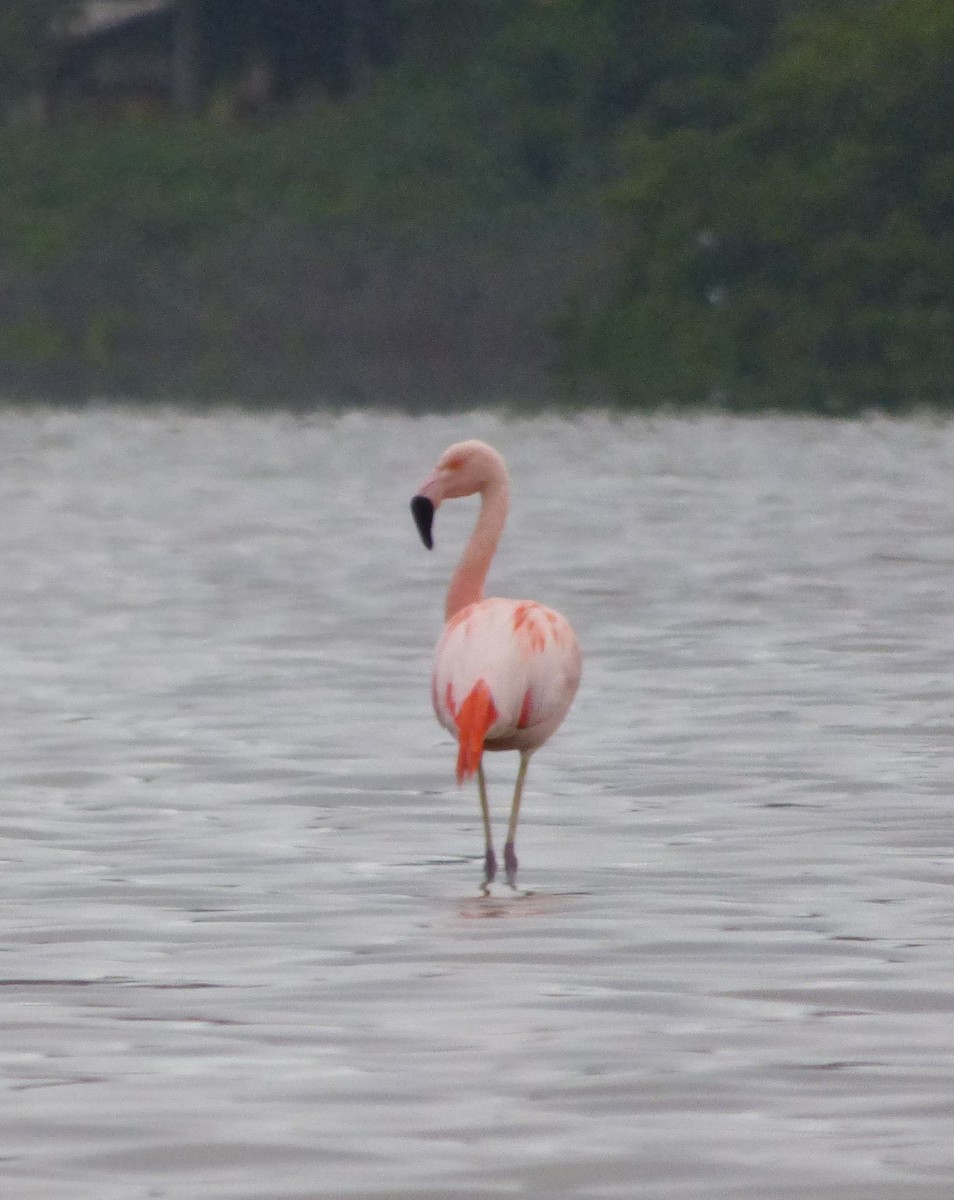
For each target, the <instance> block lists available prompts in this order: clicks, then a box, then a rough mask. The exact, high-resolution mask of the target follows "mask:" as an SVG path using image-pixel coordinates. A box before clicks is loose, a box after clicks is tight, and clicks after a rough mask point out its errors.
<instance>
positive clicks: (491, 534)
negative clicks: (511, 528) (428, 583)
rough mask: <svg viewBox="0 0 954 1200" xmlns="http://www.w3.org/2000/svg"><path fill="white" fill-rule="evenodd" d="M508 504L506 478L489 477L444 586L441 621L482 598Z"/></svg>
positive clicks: (508, 491)
mask: <svg viewBox="0 0 954 1200" xmlns="http://www.w3.org/2000/svg"><path fill="white" fill-rule="evenodd" d="M509 506H510V489H509V487H508V485H507V480H506V479H505V478H504V479H495V480H493V482H492V483H489V484H488V485H487V487H486V488H485V489H484V491H483V493H482V494H481V498H480V514H479V516H478V517H477V524H476V525H475V526H474V532H473V533H472V534H471V535H470V541H469V542H468V543H467V547H466V549H465V550H464V553H463V556H462V557H461V560H460V562H459V563H458V564H457V570H456V571H455V572H454V574H453V576H452V578H451V581H450V587H449V588H448V589H447V603H446V604H445V606H444V618H445V620H450V618H451V617H452V616H453V615H454V613H456V612H459V611H460V609H462V608H464V607H465V605H467V604H473V603H474V602H475V601H477V600H481V599H483V595H484V581H485V580H486V578H487V572H488V571H489V570H490V563H491V560H492V559H493V557H494V552H495V551H496V549H497V543H498V542H499V541H500V535H501V533H503V527H504V522H505V521H506V520H507V509H508V508H509Z"/></svg>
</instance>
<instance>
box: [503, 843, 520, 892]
mask: <svg viewBox="0 0 954 1200" xmlns="http://www.w3.org/2000/svg"><path fill="white" fill-rule="evenodd" d="M504 866H505V867H506V870H507V882H508V883H509V884H510V886H511V887H516V886H517V852H516V850H514V848H513V842H507V844H506V845H505V846H504Z"/></svg>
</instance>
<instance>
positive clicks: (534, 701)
mask: <svg viewBox="0 0 954 1200" xmlns="http://www.w3.org/2000/svg"><path fill="white" fill-rule="evenodd" d="M580 665H581V659H580V648H579V644H578V643H577V640H576V637H575V635H574V633H573V630H572V629H571V628H570V624H569V622H568V621H567V620H566V618H565V617H563V616H561V615H560V613H557V612H554V611H553V609H551V608H545V607H544V606H543V605H542V604H537V603H535V602H534V601H532V600H505V599H502V598H499V597H493V598H492V599H488V600H480V601H478V602H476V603H474V604H468V605H466V606H465V607H464V608H462V609H460V610H459V611H458V612H457V613H455V614H454V616H453V617H451V619H450V620H449V621H448V622H447V624H446V625H445V626H444V632H443V634H442V635H441V638H440V641H439V642H438V643H437V650H436V652H435V655H434V670H433V673H432V676H431V698H432V700H433V703H434V712H435V713H436V714H437V719H438V720H439V721H440V723H441V724H442V725H443V726H444V728H445V729H447V730H448V731H449V732H450V733H452V734H454V736H455V737H457V736H458V735H459V733H460V718H461V710H462V706H463V704H464V701H465V700H466V698H467V697H468V696H469V695H470V694H471V692H472V691H473V689H474V688H475V687H476V686H477V685H479V684H483V685H484V686H485V687H486V688H487V690H488V692H489V695H490V698H491V700H492V702H493V713H494V720H493V721H492V722H491V723H490V724H489V725H488V726H487V728H486V730H485V732H484V748H485V749H487V750H529V751H532V750H536V749H537V748H538V747H539V746H542V745H543V743H544V742H545V741H546V740H547V738H548V737H549V736H550V735H551V734H552V733H553V732H554V731H555V730H556V729H557V727H558V726H559V725H560V723H561V722H562V720H563V718H564V717H565V716H566V714H567V711H568V710H569V707H570V704H571V702H572V700H573V697H574V695H575V693H576V689H577V685H578V684H579V681H580ZM475 771H476V764H474V766H473V769H465V770H463V771H462V770H461V769H460V766H459V767H458V776H459V779H460V780H463V779H466V778H469V777H470V776H471V775H473V774H474V773H475Z"/></svg>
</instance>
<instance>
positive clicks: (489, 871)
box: [484, 847, 497, 883]
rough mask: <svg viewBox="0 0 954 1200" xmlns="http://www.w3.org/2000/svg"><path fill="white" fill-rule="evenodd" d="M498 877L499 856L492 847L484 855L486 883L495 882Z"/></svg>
mask: <svg viewBox="0 0 954 1200" xmlns="http://www.w3.org/2000/svg"><path fill="white" fill-rule="evenodd" d="M496 878H497V856H496V855H495V854H494V852H493V850H491V849H490V847H488V848H487V853H486V854H485V855H484V883H493V881H494V880H495V879H496Z"/></svg>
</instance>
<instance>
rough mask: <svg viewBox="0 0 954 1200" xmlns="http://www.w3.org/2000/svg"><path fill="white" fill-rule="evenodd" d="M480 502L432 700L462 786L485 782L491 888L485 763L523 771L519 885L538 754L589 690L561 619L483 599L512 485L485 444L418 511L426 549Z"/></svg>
mask: <svg viewBox="0 0 954 1200" xmlns="http://www.w3.org/2000/svg"><path fill="white" fill-rule="evenodd" d="M474 493H479V494H480V496H481V501H482V502H481V510H480V515H479V517H478V520H477V524H476V527H475V529H474V531H473V534H472V535H471V538H470V541H469V542H468V544H467V548H466V550H465V551H464V555H463V557H462V559H461V561H460V563H459V564H458V567H457V569H456V571H455V572H454V575H453V577H452V578H451V583H450V587H449V589H448V593H447V603H446V606H445V615H446V618H447V620H446V624H445V626H444V630H443V633H442V634H441V637H440V640H439V641H438V644H437V650H436V652H435V655H434V667H433V672H432V675H431V698H432V700H433V704H434V711H435V713H436V714H437V719H438V720H439V721H440V723H441V724H442V725H443V726H444V728H445V729H447V730H448V731H449V732H450V733H452V734H453V735H454V736H455V737H456V738H457V743H458V749H457V782H458V783H462V782H463V781H464V780H466V779H469V778H470V777H471V776H473V775H475V774H476V775H477V779H478V784H479V787H480V804H481V812H482V815H483V821H484V834H485V842H486V853H485V880H486V882H487V883H489V882H491V881H492V880H493V878H494V875H495V872H496V859H495V857H494V852H493V844H492V839H491V832H490V817H489V812H488V806H487V794H486V784H485V781H484V774H483V766H482V759H483V753H484V751H485V750H517V751H519V753H520V769H519V771H518V774H517V785H516V788H515V790H514V796H513V801H512V804H511V810H510V825H509V828H508V833H507V842H506V845H505V847H504V859H505V863H506V866H507V878H508V881H509V882H510V883H511V885H512V884H513V883H514V880H515V877H516V869H517V858H516V853H515V851H514V838H515V835H516V826H517V817H518V814H519V810H520V800H521V794H522V790H523V781H524V777H525V775H526V771H527V766H528V763H529V759H530V755H531V754H532V753H533V752H534V751H535V750H537V749H538V748H539V747H540V746H542V745H543V743H544V742H545V741H546V740H547V738H549V737H550V735H551V734H552V733H553V732H554V731H555V730H556V729H557V728H558V727H559V725H560V723H561V722H562V721H563V718H564V717H565V716H566V714H567V712H568V710H569V707H570V704H571V703H572V701H573V697H574V695H575V694H576V689H577V685H578V684H579V681H580V670H581V661H582V659H581V654H580V647H579V643H578V642H577V639H576V635H575V634H574V632H573V629H572V628H571V626H570V624H569V622H568V621H567V620H566V618H565V617H563V616H561V614H560V613H558V612H554V610H553V609H550V608H546V607H544V605H542V604H538V603H537V602H536V601H533V600H509V599H502V598H500V597H492V598H489V599H484V597H483V585H484V581H485V579H486V576H487V571H488V569H489V567H490V562H491V560H492V558H493V555H494V551H495V550H496V548H497V543H498V541H499V539H500V535H501V533H502V531H503V526H504V522H505V520H506V515H507V509H508V503H509V484H508V478H507V470H506V467H505V465H504V462H503V459H502V458H501V457H500V455H499V454H498V453H497V452H496V450H494V449H493V448H492V447H490V446H488V445H486V443H484V442H478V441H471V442H459V443H457V444H456V445H454V446H451V447H450V448H449V449H448V450H446V451H445V452H444V454H443V455H442V456H441V458H440V460H439V461H438V464H437V467H436V468H435V470H434V472H433V473H432V475H430V476H429V477H428V479H427V480H426V481H425V482H424V483H423V484H422V486H421V488H420V490H419V492H418V494H417V495H416V496H415V497H414V499H413V501H412V502H411V508H412V511H413V513H414V519H415V521H416V522H417V525H418V530H419V531H420V534H421V537H422V539H423V541H424V544H425V545H426V546H428V548H430V547H431V546H432V545H433V542H432V539H431V524H432V521H433V517H434V512H435V511H436V509H437V507H438V506H439V505H440V504H441V503H442V502H443V501H444V500H446V499H454V498H457V497H460V496H469V495H473V494H474Z"/></svg>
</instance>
